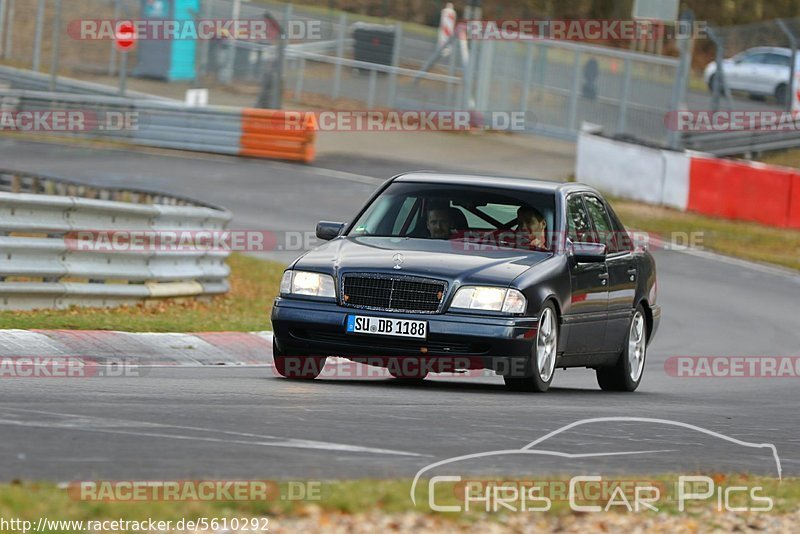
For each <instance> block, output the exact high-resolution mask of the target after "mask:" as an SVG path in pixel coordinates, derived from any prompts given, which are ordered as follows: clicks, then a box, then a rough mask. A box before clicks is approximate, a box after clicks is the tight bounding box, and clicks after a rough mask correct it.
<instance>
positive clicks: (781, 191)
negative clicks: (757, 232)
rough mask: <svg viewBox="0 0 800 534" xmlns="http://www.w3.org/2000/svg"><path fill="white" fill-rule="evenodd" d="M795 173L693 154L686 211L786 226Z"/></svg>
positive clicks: (783, 169) (746, 162)
mask: <svg viewBox="0 0 800 534" xmlns="http://www.w3.org/2000/svg"><path fill="white" fill-rule="evenodd" d="M795 176H796V172H795V171H793V170H791V169H785V168H781V167H773V166H770V165H764V164H759V163H751V162H748V161H735V160H724V159H717V158H712V157H693V158H692V164H691V170H690V182H691V187H690V188H689V204H688V209H689V211H694V212H697V213H703V214H706V215H714V216H716V217H722V218H725V219H732V220H737V221H754V222H759V223H761V224H766V225H769V226H778V227H787V226H788V225H789V224H788V222H789V221H788V216H789V202H790V197H791V194H790V193H791V189H792V180H793V178H794V177H795Z"/></svg>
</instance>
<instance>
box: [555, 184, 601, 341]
mask: <svg viewBox="0 0 800 534" xmlns="http://www.w3.org/2000/svg"><path fill="white" fill-rule="evenodd" d="M567 226H568V235H567V237H568V239H569V242H570V243H571V244H572V245H573V246H575V244H578V243H586V242H588V243H597V242H598V241H597V235H596V233H595V232H594V229H593V227H592V224H591V220H590V219H589V214H588V212H587V210H586V206H585V205H584V203H583V197H582V195H581V194H580V193H573V194H571V195H569V196H568V197H567ZM570 281H571V283H572V289H571V295H570V305H569V312H568V313H565V315H564V322H565V324H568V325H569V336H568V339H567V342H566V348H565V352H566V353H568V354H591V353H596V352H598V351H599V350H601V349H602V346H603V343H604V341H605V332H606V320H607V314H608V271H607V269H606V264H605V262H601V263H579V262H577V261H576V260H575V259H574V256H573V257H571V258H570Z"/></svg>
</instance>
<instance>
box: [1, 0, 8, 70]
mask: <svg viewBox="0 0 800 534" xmlns="http://www.w3.org/2000/svg"><path fill="white" fill-rule="evenodd" d="M7 5H8V0H0V55H1V56H3V57H5V54H6V51H5V46H4V43H5V39H4V37H5V34H6V6H7Z"/></svg>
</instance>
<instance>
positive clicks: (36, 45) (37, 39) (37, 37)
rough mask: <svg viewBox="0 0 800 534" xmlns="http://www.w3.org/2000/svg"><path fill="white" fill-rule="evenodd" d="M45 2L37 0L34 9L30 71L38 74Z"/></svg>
mask: <svg viewBox="0 0 800 534" xmlns="http://www.w3.org/2000/svg"><path fill="white" fill-rule="evenodd" d="M45 1H46V0H39V6H38V8H37V9H36V30H35V33H34V37H33V63H32V65H31V69H32V70H34V71H36V72H39V67H40V66H41V63H42V35H43V34H44V4H45ZM112 44H113V43H112ZM112 48H113V47H112Z"/></svg>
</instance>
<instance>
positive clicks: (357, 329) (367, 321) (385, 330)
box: [347, 315, 428, 339]
mask: <svg viewBox="0 0 800 534" xmlns="http://www.w3.org/2000/svg"><path fill="white" fill-rule="evenodd" d="M347 332H349V333H351V334H373V335H376V336H399V337H413V338H417V339H425V337H426V336H427V335H428V323H427V321H410V320H408V319H388V318H383V317H364V316H361V315H348V316H347Z"/></svg>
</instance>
